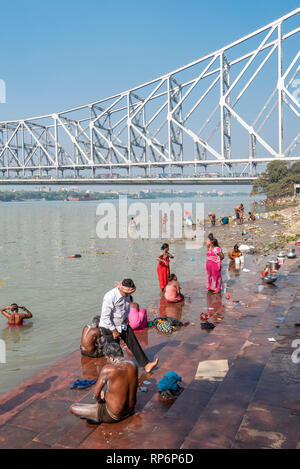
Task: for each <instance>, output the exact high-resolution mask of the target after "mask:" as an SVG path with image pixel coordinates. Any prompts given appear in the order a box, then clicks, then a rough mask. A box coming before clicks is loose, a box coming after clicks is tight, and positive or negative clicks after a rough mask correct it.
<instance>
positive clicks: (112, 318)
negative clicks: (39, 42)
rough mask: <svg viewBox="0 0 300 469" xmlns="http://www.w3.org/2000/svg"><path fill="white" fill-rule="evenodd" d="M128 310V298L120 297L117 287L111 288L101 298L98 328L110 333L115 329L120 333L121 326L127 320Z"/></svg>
mask: <svg viewBox="0 0 300 469" xmlns="http://www.w3.org/2000/svg"><path fill="white" fill-rule="evenodd" d="M129 310H130V298H129V296H122V295H121V293H120V290H119V289H118V288H117V287H116V288H113V289H112V290H110V291H109V292H107V293H106V294H105V295H104V297H103V303H102V311H101V317H100V323H99V327H105V328H106V329H109V330H110V331H113V330H114V329H117V331H118V332H119V333H121V332H122V324H124V323H125V319H127V318H128V315H129Z"/></svg>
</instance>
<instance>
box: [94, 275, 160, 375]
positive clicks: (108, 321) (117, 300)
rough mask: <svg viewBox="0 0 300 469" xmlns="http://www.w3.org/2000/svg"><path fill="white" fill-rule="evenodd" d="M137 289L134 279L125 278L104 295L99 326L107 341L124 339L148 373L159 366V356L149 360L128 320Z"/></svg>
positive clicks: (118, 341)
mask: <svg viewBox="0 0 300 469" xmlns="http://www.w3.org/2000/svg"><path fill="white" fill-rule="evenodd" d="M135 290H136V287H135V284H134V283H133V281H132V280H131V279H125V280H123V281H122V282H119V283H118V284H117V286H116V287H115V288H113V289H112V290H110V291H109V292H107V293H106V294H105V295H104V298H103V303H102V311H101V317H100V324H99V327H100V330H101V334H102V336H103V339H104V340H105V341H106V342H107V343H110V342H117V343H120V339H122V340H123V341H124V342H125V344H126V345H127V347H128V348H129V350H131V352H132V353H133V355H134V357H135V359H136V361H137V362H138V364H139V365H140V366H141V367H142V368H144V369H145V371H146V372H147V373H150V372H151V371H152V370H153V368H155V367H156V366H157V364H158V358H157V359H156V360H154V361H153V362H150V361H149V359H148V358H147V356H146V355H145V353H144V351H143V350H142V348H141V346H140V344H139V342H138V340H137V338H136V336H135V334H134V332H133V330H132V328H131V327H130V325H129V321H128V315H129V310H130V295H132V293H133V292H135Z"/></svg>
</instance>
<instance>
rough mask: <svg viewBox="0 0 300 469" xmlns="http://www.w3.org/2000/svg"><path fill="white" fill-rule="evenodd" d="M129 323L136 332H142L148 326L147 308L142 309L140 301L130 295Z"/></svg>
mask: <svg viewBox="0 0 300 469" xmlns="http://www.w3.org/2000/svg"><path fill="white" fill-rule="evenodd" d="M128 320H129V325H130V327H131V328H132V329H133V330H134V331H135V332H141V331H143V330H144V329H146V327H147V326H148V320H147V311H146V310H145V308H142V309H141V310H140V306H139V305H138V303H135V302H134V301H133V297H132V296H131V295H130V311H129V316H128Z"/></svg>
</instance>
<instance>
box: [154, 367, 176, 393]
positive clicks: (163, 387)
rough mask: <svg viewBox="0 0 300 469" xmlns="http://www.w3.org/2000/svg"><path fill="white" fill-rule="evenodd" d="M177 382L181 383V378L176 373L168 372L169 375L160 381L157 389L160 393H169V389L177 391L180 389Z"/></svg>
mask: <svg viewBox="0 0 300 469" xmlns="http://www.w3.org/2000/svg"><path fill="white" fill-rule="evenodd" d="M177 381H181V376H179V375H178V374H177V373H175V372H174V371H168V373H166V374H165V376H164V377H163V378H161V380H160V381H158V383H157V387H158V389H159V390H160V391H167V390H168V389H171V390H172V391H177V390H178V388H179V386H178V384H177Z"/></svg>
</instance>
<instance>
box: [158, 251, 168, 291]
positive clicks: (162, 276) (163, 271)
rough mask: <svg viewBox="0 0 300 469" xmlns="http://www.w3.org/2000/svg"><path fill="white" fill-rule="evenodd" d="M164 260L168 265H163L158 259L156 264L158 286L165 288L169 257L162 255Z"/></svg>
mask: <svg viewBox="0 0 300 469" xmlns="http://www.w3.org/2000/svg"><path fill="white" fill-rule="evenodd" d="M164 261H166V262H167V263H168V265H165V263H164V262H162V261H161V260H160V261H159V263H158V266H157V275H158V281H159V288H165V287H166V285H167V284H168V283H169V276H170V266H169V264H170V259H169V258H168V257H164Z"/></svg>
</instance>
